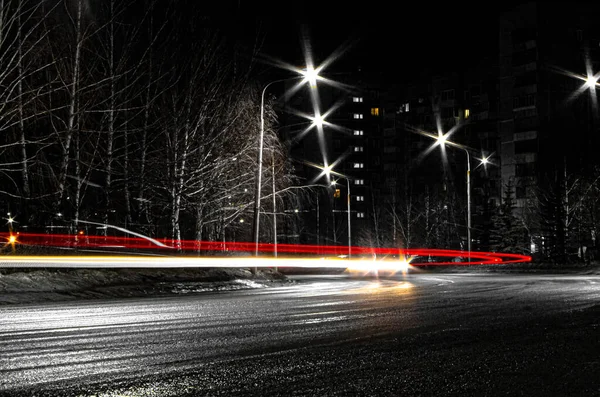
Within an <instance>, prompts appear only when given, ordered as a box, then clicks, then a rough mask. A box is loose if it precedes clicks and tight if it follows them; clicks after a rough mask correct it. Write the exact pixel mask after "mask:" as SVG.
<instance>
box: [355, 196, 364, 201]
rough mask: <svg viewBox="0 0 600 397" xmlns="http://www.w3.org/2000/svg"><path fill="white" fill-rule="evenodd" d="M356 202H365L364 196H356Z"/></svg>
mask: <svg viewBox="0 0 600 397" xmlns="http://www.w3.org/2000/svg"><path fill="white" fill-rule="evenodd" d="M356 201H365V196H356Z"/></svg>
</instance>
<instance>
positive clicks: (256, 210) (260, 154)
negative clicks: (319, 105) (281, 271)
mask: <svg viewBox="0 0 600 397" xmlns="http://www.w3.org/2000/svg"><path fill="white" fill-rule="evenodd" d="M297 78H298V77H289V78H285V79H279V80H274V81H271V82H270V83H268V84H267V85H266V86H265V87H264V88H263V90H262V93H261V95H260V136H259V141H258V159H257V161H258V169H257V172H256V188H255V194H254V198H255V200H254V220H253V234H254V255H255V256H258V235H259V230H260V188H261V185H262V159H263V144H264V136H265V93H266V91H267V88H269V87H270V86H271V85H273V84H275V83H280V82H282V81H288V80H294V79H297Z"/></svg>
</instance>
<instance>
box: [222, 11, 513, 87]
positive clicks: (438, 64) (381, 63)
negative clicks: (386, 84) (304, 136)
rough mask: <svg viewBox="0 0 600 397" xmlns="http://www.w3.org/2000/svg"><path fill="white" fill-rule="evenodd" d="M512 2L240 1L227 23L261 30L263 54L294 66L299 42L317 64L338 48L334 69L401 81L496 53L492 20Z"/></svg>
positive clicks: (248, 32) (299, 57) (459, 66)
mask: <svg viewBox="0 0 600 397" xmlns="http://www.w3.org/2000/svg"><path fill="white" fill-rule="evenodd" d="M516 3H523V1H521V2H519V1H516V2H514V1H513V2H496V3H494V2H490V3H486V6H485V7H481V6H478V7H473V5H471V4H468V5H466V6H465V5H456V4H452V5H439V4H435V5H434V4H430V3H427V4H423V5H412V6H402V7H391V8H379V9H378V12H377V13H370V14H369V13H365V14H358V13H354V14H352V13H350V14H346V13H344V15H343V16H342V15H333V14H329V15H319V16H313V15H312V14H310V13H309V12H307V11H305V10H306V9H307V8H308V6H307V5H306V3H303V8H302V9H300V10H297V9H295V10H292V11H290V12H288V13H287V15H285V14H284V15H278V16H250V17H249V16H248V14H247V13H246V12H245V11H246V10H245V9H244V6H243V5H240V6H239V8H238V9H237V19H236V20H235V22H233V20H230V22H233V23H234V24H235V25H236V29H238V30H240V29H245V32H246V33H245V34H243V35H244V36H245V37H246V38H248V37H250V36H252V33H257V34H259V35H262V36H261V37H262V38H263V40H262V41H261V43H262V44H263V46H262V52H263V53H264V54H266V55H268V56H271V57H274V58H277V59H281V60H283V61H286V62H289V63H292V64H299V63H301V62H302V60H303V54H302V46H301V40H306V41H305V42H307V43H309V45H310V46H311V47H312V53H313V56H314V58H315V63H317V64H318V63H319V62H322V61H323V60H324V59H325V58H326V57H328V56H329V55H330V54H332V53H333V52H334V51H335V50H336V49H339V48H342V47H344V48H346V50H345V51H344V54H343V56H342V57H341V58H339V59H338V60H337V61H336V62H335V64H334V65H332V67H335V68H336V70H340V69H346V68H347V67H350V65H356V64H360V65H361V66H362V67H364V68H366V69H370V70H377V71H381V72H384V73H385V74H386V75H387V76H388V77H389V78H391V79H392V80H398V81H403V80H406V79H407V78H410V76H412V75H414V74H415V73H421V74H423V73H425V74H427V73H430V72H435V71H436V70H449V69H450V70H460V69H462V68H463V67H464V66H466V65H468V64H469V63H471V62H474V61H476V60H477V59H479V58H481V57H483V56H491V57H497V54H498V52H497V50H496V48H497V42H498V37H497V35H498V28H497V17H498V15H499V12H500V11H502V10H505V9H510V7H511V6H513V5H514V4H516ZM290 7H291V6H290ZM297 7H299V6H297ZM348 7H351V6H348ZM361 9H362V7H361ZM291 15H295V17H291Z"/></svg>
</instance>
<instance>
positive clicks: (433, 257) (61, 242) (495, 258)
mask: <svg viewBox="0 0 600 397" xmlns="http://www.w3.org/2000/svg"><path fill="white" fill-rule="evenodd" d="M0 239H4V240H5V241H6V244H17V245H18V244H21V245H24V246H41V247H54V248H72V249H75V248H77V249H98V250H99V249H105V250H106V253H107V254H110V249H115V248H121V249H129V250H140V251H150V250H153V251H161V253H165V254H168V253H172V254H179V253H184V252H198V251H209V252H213V253H215V254H219V253H220V254H225V253H231V252H243V253H253V252H254V248H255V245H254V243H253V242H215V241H197V240H181V241H178V242H176V244H174V242H173V241H172V240H171V239H167V238H162V239H146V238H141V237H117V236H91V235H85V234H46V233H0ZM276 248H277V252H278V255H282V254H283V255H284V257H283V258H282V259H289V258H290V257H293V256H295V255H296V256H297V255H301V257H303V258H306V257H310V256H314V257H316V256H319V257H321V256H336V257H340V256H345V255H346V254H347V253H348V247H347V246H334V245H305V244H277V247H276ZM274 250H275V245H274V244H268V243H261V244H259V252H261V253H263V254H268V253H273V252H274ZM350 251H351V253H352V256H357V257H362V259H363V260H364V259H365V258H369V257H373V256H375V257H384V258H386V257H390V258H396V257H397V258H399V259H404V258H410V265H411V266H441V265H453V266H465V265H501V264H511V263H525V262H531V257H530V256H527V255H520V254H510V253H501V252H481V251H471V253H470V260H469V253H468V252H467V251H461V250H449V249H434V248H406V249H405V248H378V247H358V246H352V247H351V249H350ZM269 266H277V265H275V264H271V265H269ZM336 267H339V265H336Z"/></svg>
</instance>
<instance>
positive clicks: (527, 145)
mask: <svg viewBox="0 0 600 397" xmlns="http://www.w3.org/2000/svg"><path fill="white" fill-rule="evenodd" d="M537 151H538V142H537V139H529V140H526V141H517V142H515V154H520V153H536V152H537Z"/></svg>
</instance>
